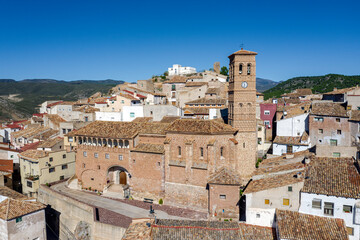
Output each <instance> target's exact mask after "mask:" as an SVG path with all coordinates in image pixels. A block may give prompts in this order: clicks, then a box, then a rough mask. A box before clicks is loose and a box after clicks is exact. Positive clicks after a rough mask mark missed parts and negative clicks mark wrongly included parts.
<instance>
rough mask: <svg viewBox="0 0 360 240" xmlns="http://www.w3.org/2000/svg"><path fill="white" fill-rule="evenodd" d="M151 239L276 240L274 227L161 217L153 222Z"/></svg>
mask: <svg viewBox="0 0 360 240" xmlns="http://www.w3.org/2000/svg"><path fill="white" fill-rule="evenodd" d="M150 236H151V239H159V240H162V239H164V240H165V239H240V240H254V239H262V240H274V239H276V234H275V231H274V230H273V229H272V228H268V227H260V226H254V225H249V224H244V223H237V222H236V221H234V222H219V221H192V220H171V219H159V220H157V221H156V222H155V223H154V224H151V232H150Z"/></svg>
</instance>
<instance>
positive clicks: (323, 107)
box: [311, 101, 348, 117]
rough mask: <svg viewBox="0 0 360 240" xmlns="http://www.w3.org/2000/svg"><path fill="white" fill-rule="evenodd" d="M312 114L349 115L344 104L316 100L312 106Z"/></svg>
mask: <svg viewBox="0 0 360 240" xmlns="http://www.w3.org/2000/svg"><path fill="white" fill-rule="evenodd" d="M311 114H312V115H322V116H333V117H347V116H348V115H347V111H346V109H345V107H344V106H343V105H341V104H340V103H334V102H325V101H324V102H315V103H313V104H312V107H311Z"/></svg>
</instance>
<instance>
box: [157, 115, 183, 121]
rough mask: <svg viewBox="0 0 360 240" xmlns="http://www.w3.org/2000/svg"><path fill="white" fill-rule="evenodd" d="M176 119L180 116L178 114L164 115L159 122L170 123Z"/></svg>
mask: <svg viewBox="0 0 360 240" xmlns="http://www.w3.org/2000/svg"><path fill="white" fill-rule="evenodd" d="M177 119H180V117H179V116H164V117H163V118H162V119H161V121H160V122H161V123H172V122H173V121H175V120H177Z"/></svg>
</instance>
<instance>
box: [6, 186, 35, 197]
mask: <svg viewBox="0 0 360 240" xmlns="http://www.w3.org/2000/svg"><path fill="white" fill-rule="evenodd" d="M0 196H4V197H8V198H12V199H16V200H29V199H30V198H28V197H27V196H25V195H23V194H21V193H18V192H17V191H14V190H12V189H10V188H8V187H4V186H3V187H1V186H0Z"/></svg>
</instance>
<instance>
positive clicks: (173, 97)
mask: <svg viewBox="0 0 360 240" xmlns="http://www.w3.org/2000/svg"><path fill="white" fill-rule="evenodd" d="M185 84H186V77H182V76H174V77H173V78H171V79H170V80H168V81H165V82H163V85H162V92H163V93H164V94H165V95H166V97H167V102H169V103H170V104H172V105H174V106H178V103H177V99H178V96H177V95H178V93H177V91H179V90H180V89H182V88H184V87H185Z"/></svg>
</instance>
